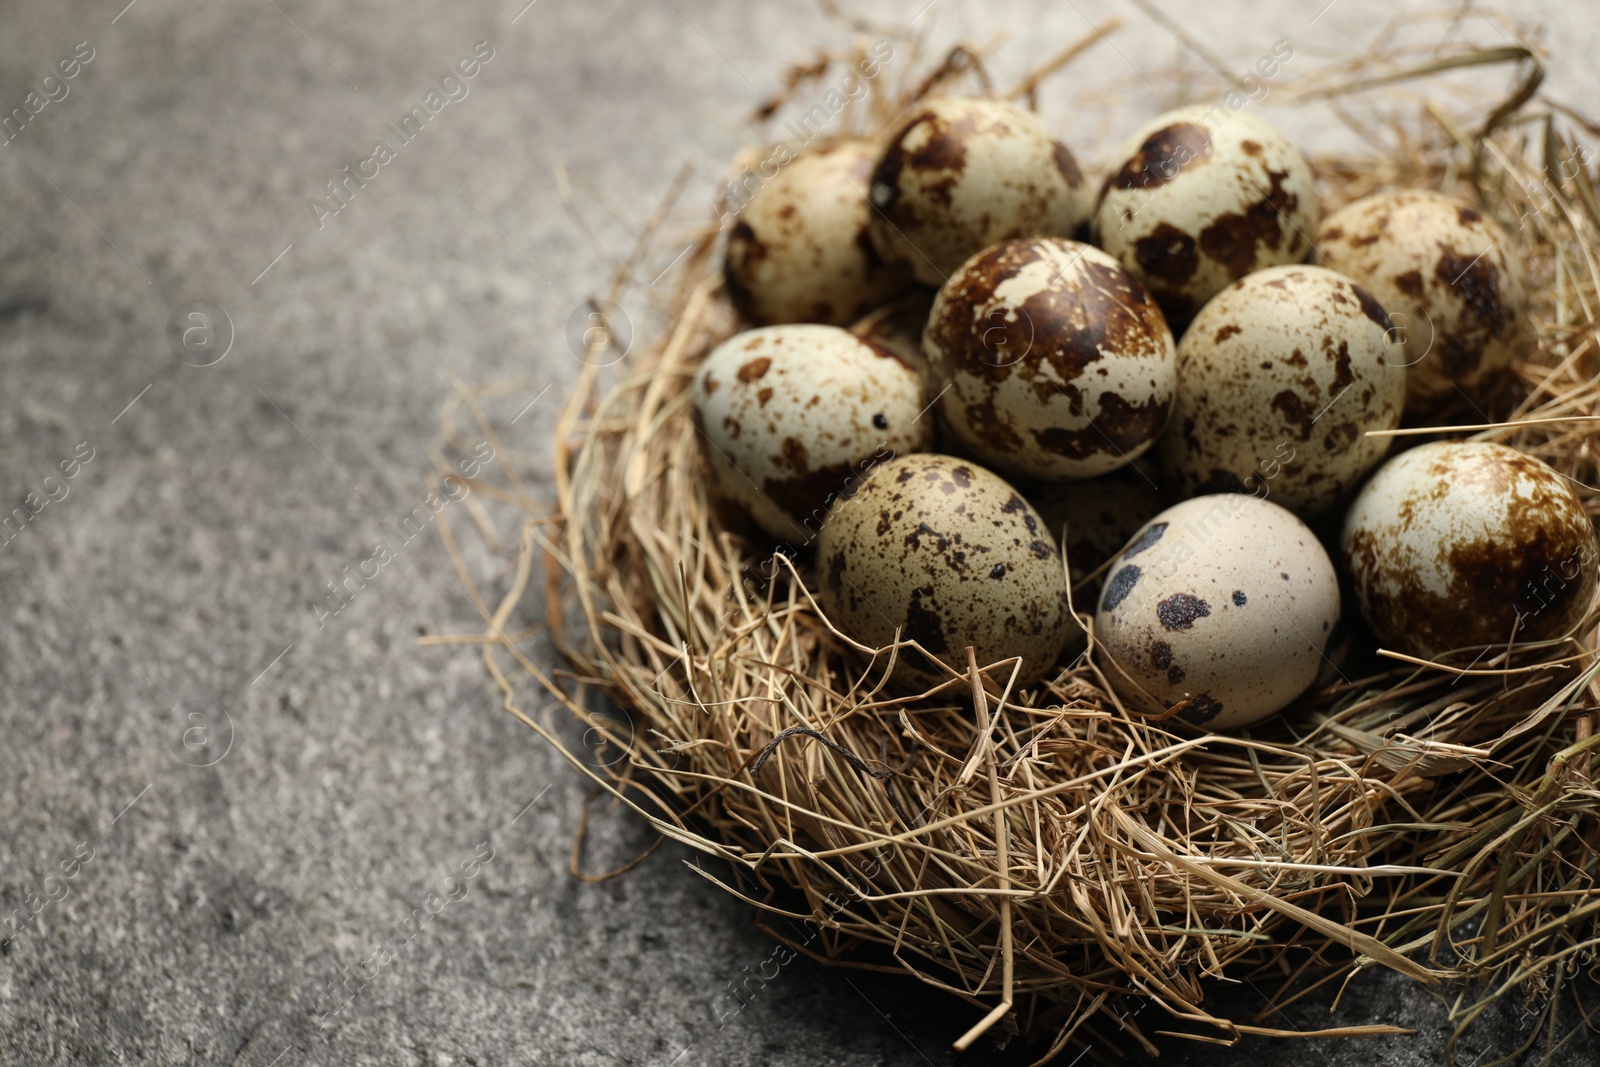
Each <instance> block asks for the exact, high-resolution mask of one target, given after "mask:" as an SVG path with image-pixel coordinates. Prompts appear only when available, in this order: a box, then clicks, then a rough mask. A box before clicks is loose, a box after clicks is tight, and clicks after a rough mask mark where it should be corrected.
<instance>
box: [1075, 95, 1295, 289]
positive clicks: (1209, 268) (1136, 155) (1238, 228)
mask: <svg viewBox="0 0 1600 1067" xmlns="http://www.w3.org/2000/svg"><path fill="white" fill-rule="evenodd" d="M1115 159H1116V162H1115V163H1114V165H1113V167H1112V170H1111V173H1110V174H1108V175H1107V176H1106V179H1105V182H1104V184H1103V185H1102V187H1101V190H1100V201H1099V204H1098V206H1097V207H1096V210H1095V217H1094V231H1095V236H1096V243H1098V244H1099V245H1100V247H1102V248H1104V249H1105V250H1106V251H1108V252H1110V253H1111V254H1112V255H1114V256H1116V257H1117V258H1118V259H1119V260H1121V261H1122V263H1123V265H1124V266H1125V267H1127V268H1128V270H1129V271H1131V272H1132V273H1133V274H1134V276H1135V277H1137V278H1138V279H1139V280H1140V281H1142V282H1143V283H1144V284H1145V285H1146V286H1148V287H1149V289H1150V291H1151V293H1152V294H1153V295H1154V296H1155V298H1156V300H1157V301H1158V302H1159V303H1160V304H1161V306H1162V307H1163V308H1164V309H1165V310H1166V312H1167V314H1168V315H1169V316H1171V317H1173V318H1175V319H1176V318H1185V317H1187V316H1189V315H1192V314H1193V313H1194V312H1195V311H1196V310H1198V309H1199V308H1200V307H1201V305H1203V304H1204V303H1205V302H1206V301H1207V300H1209V299H1210V298H1211V297H1212V296H1213V295H1214V294H1216V293H1217V292H1218V291H1220V290H1221V289H1222V287H1223V286H1225V285H1227V284H1228V283H1229V282H1231V281H1234V280H1236V279H1238V278H1242V277H1244V276H1245V275H1246V274H1248V273H1250V272H1251V271H1254V270H1260V269H1262V268H1264V267H1271V266H1276V265H1278V264H1283V263H1295V262H1298V261H1300V260H1301V259H1303V258H1304V257H1305V255H1306V253H1307V252H1309V251H1310V249H1311V233H1312V230H1313V229H1314V228H1315V227H1316V224H1317V194H1316V188H1315V186H1314V184H1313V180H1312V173H1311V165H1310V164H1309V163H1307V162H1306V159H1305V157H1304V156H1303V155H1301V154H1300V152H1299V150H1298V149H1296V148H1295V147H1294V145H1292V144H1290V143H1289V141H1288V139H1287V138H1285V137H1284V136H1283V134H1281V133H1279V132H1278V131H1277V130H1276V129H1275V128H1274V127H1272V126H1271V125H1269V124H1268V123H1267V122H1265V121H1263V120H1262V119H1260V118H1257V117H1256V116H1254V115H1251V114H1248V113H1244V112H1240V113H1236V114H1224V113H1222V112H1220V111H1219V110H1218V109H1216V108H1208V107H1188V108H1180V109H1179V110H1177V111H1172V112H1168V113H1167V114H1165V115H1162V116H1160V117H1159V118H1156V119H1154V120H1153V121H1151V122H1149V123H1147V124H1146V125H1145V126H1144V127H1142V128H1141V129H1140V130H1139V131H1138V132H1137V133H1135V134H1134V135H1133V137H1132V138H1130V139H1129V142H1128V145H1127V146H1126V148H1125V149H1124V150H1123V151H1122V152H1121V153H1120V154H1119V155H1118V156H1117V157H1115Z"/></svg>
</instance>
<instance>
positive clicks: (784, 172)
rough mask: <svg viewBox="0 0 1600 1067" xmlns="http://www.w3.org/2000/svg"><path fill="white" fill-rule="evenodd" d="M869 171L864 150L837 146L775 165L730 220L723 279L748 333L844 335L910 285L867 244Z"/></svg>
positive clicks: (870, 161)
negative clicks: (825, 330)
mask: <svg viewBox="0 0 1600 1067" xmlns="http://www.w3.org/2000/svg"><path fill="white" fill-rule="evenodd" d="M876 162H877V151H876V149H875V147H874V146H873V145H872V144H870V143H868V142H866V141H844V142H840V143H838V144H835V145H830V146H829V147H827V148H821V149H818V150H816V151H814V152H809V153H807V154H805V155H802V156H799V157H797V158H795V159H794V160H792V161H790V162H789V163H787V164H786V165H785V166H783V167H782V168H781V169H780V170H779V171H778V172H777V174H775V175H774V176H773V177H772V178H771V179H770V180H768V181H767V183H766V184H765V185H763V186H761V187H760V188H759V189H758V190H757V191H756V193H755V195H754V196H753V197H751V199H750V202H749V203H748V204H746V205H745V207H744V209H743V210H742V211H740V212H739V217H738V220H737V221H736V222H735V223H734V225H733V230H732V231H731V232H730V233H729V235H728V248H727V252H726V256H725V259H724V261H723V264H724V270H723V277H724V280H725V282H726V285H727V290H728V296H729V297H730V299H732V301H733V304H734V306H735V307H736V308H738V309H739V312H740V314H742V315H744V317H745V318H747V319H749V320H750V321H751V322H754V323H756V324H757V325H762V326H765V325H770V324H774V323H785V322H821V323H829V324H831V325H834V326H844V325H846V324H848V323H849V322H851V321H852V320H854V319H855V318H857V317H858V316H860V315H861V314H862V313H863V312H865V311H867V310H869V309H871V308H874V307H876V306H877V305H879V304H881V303H883V302H884V301H886V300H889V299H891V298H892V297H893V296H894V295H895V294H896V293H899V292H901V291H903V290H904V289H905V288H906V286H907V285H909V284H910V281H911V278H910V272H909V270H908V269H907V268H906V267H905V266H904V265H903V264H890V263H886V262H885V261H884V260H883V258H882V257H881V256H879V255H878V253H877V250H876V249H875V248H873V246H872V242H871V241H870V240H869V239H868V237H867V216H868V212H869V209H868V207H867V186H868V184H869V183H870V182H871V180H872V168H873V166H874V164H875V163H876Z"/></svg>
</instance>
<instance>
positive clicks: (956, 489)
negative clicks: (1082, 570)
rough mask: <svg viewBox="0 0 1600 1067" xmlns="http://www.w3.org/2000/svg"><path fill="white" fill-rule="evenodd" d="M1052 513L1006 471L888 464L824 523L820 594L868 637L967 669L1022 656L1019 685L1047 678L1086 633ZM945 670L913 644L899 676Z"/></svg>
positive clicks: (927, 678)
mask: <svg viewBox="0 0 1600 1067" xmlns="http://www.w3.org/2000/svg"><path fill="white" fill-rule="evenodd" d="M1049 537H1050V535H1049V533H1048V531H1046V529H1045V525H1044V521H1043V520H1042V519H1040V518H1039V515H1038V513H1037V512H1035V511H1034V510H1033V508H1032V507H1031V506H1030V505H1029V504H1028V502H1027V501H1026V500H1024V499H1023V498H1022V496H1021V495H1020V494H1019V493H1018V492H1017V491H1016V490H1015V489H1013V488H1012V487H1011V486H1010V485H1008V484H1007V483H1006V482H1005V481H1004V480H1002V479H1001V478H1000V477H999V476H998V475H996V474H994V473H992V472H991V471H988V470H986V469H984V468H983V467H980V466H978V465H977V464H975V463H971V462H968V461H966V460H961V459H956V458H954V457H951V456H943V455H935V454H931V453H929V454H922V455H913V456H902V457H900V458H898V459H893V460H890V461H889V462H887V463H884V464H883V465H881V466H879V467H878V468H877V469H876V470H874V471H873V472H872V474H871V476H869V477H868V478H867V479H866V481H865V483H863V485H862V486H861V489H860V490H859V491H858V492H857V493H856V495H855V496H854V497H853V498H852V499H851V500H850V501H849V502H848V503H847V504H845V505H844V506H843V507H841V508H839V509H838V511H837V513H836V514H835V515H834V516H833V517H832V518H831V519H830V520H829V522H828V523H827V525H825V526H824V527H823V528H822V535H821V537H820V538H818V542H817V585H818V588H819V599H820V600H821V603H822V607H823V610H824V611H826V612H827V614H828V617H829V618H830V619H831V620H832V621H833V622H834V624H835V625H837V626H838V627H839V628H840V629H841V630H843V631H844V632H845V633H847V634H849V635H851V636H852V637H854V638H855V639H856V640H858V641H861V642H862V643H864V644H869V645H873V646H875V647H882V646H884V645H887V644H889V643H891V642H892V641H893V640H894V636H895V630H896V628H899V629H900V630H901V632H902V634H903V636H904V637H905V638H908V639H911V640H914V641H916V642H918V643H919V644H920V645H921V646H922V648H924V649H926V650H927V652H928V653H929V654H930V655H932V656H934V657H936V658H938V659H939V660H942V661H943V662H944V663H946V664H948V665H950V666H951V667H953V668H955V669H956V670H957V671H961V672H964V671H965V670H966V649H967V647H968V646H971V647H973V648H974V649H975V650H976V653H977V658H978V663H979V665H980V666H988V665H989V664H991V663H995V662H997V661H999V660H1002V659H1007V658H1009V657H1013V656H1020V657H1022V667H1021V674H1020V676H1019V681H1020V683H1021V684H1031V683H1032V682H1035V681H1038V680H1039V679H1040V678H1042V677H1044V676H1045V675H1046V674H1047V673H1048V672H1049V671H1050V670H1051V669H1052V668H1053V667H1054V666H1055V664H1056V662H1057V661H1058V660H1059V659H1060V657H1061V655H1062V653H1063V651H1064V650H1065V648H1066V646H1067V645H1068V643H1069V642H1072V641H1078V640H1081V639H1082V636H1083V635H1082V630H1081V628H1080V627H1079V624H1078V622H1077V620H1075V619H1074V618H1073V617H1072V614H1071V612H1070V611H1069V610H1068V604H1067V580H1066V571H1065V568H1064V567H1063V566H1062V562H1061V556H1060V553H1058V552H1057V551H1056V548H1055V546H1054V545H1053V544H1051V542H1050V540H1049ZM944 677H947V676H946V675H945V674H944V673H943V672H942V671H939V670H937V669H936V667H935V665H934V664H932V663H929V662H927V661H926V660H925V659H924V658H923V657H921V656H919V655H917V654H916V653H915V652H909V653H903V654H902V658H901V662H900V663H899V664H898V665H897V667H896V674H895V680H896V683H897V684H898V685H901V686H902V687H907V688H917V687H926V686H928V685H931V684H934V683H936V682H938V681H940V680H942V679H943V678H944Z"/></svg>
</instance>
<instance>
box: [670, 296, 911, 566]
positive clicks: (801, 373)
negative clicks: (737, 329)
mask: <svg viewBox="0 0 1600 1067" xmlns="http://www.w3.org/2000/svg"><path fill="white" fill-rule="evenodd" d="M693 392H694V408H695V418H696V421H697V423H698V425H699V427H700V430H701V434H702V443H703V444H704V445H706V446H707V447H705V448H704V449H703V450H702V451H703V452H704V454H705V458H706V462H707V465H708V466H709V467H710V469H711V473H712V477H713V479H714V481H715V484H716V486H717V487H718V488H719V489H720V490H721V491H722V492H723V494H724V495H726V496H728V497H730V498H731V499H732V500H734V501H735V502H737V503H738V504H741V505H743V506H744V507H745V508H746V509H748V511H749V512H750V515H751V517H752V518H754V519H755V520H756V522H757V523H759V524H760V526H761V528H762V529H764V530H765V531H766V532H767V533H769V534H771V535H772V536H773V537H776V538H779V539H780V540H784V541H787V542H789V543H790V544H792V545H794V546H796V547H804V546H805V545H807V544H809V543H810V542H811V541H812V540H813V539H814V538H815V536H816V533H817V530H818V529H820V528H821V526H822V524H823V523H824V522H825V521H826V519H827V515H828V513H829V511H830V510H831V509H833V508H836V507H838V506H839V502H840V501H841V500H843V499H844V498H846V497H848V496H849V494H850V493H851V492H852V491H853V490H854V489H855V487H856V484H857V483H859V482H860V480H861V479H862V478H863V477H864V476H865V475H866V474H867V472H869V471H870V470H872V468H873V467H874V466H876V465H877V464H880V463H882V462H884V461H885V460H887V459H889V458H891V457H893V456H895V455H899V454H901V453H906V452H916V451H918V450H920V449H924V448H927V447H929V446H930V445H931V444H932V443H933V420H932V419H931V418H923V417H922V415H923V412H924V410H925V408H926V402H925V401H924V400H923V396H922V383H921V380H920V379H919V377H918V376H917V373H916V372H915V371H914V370H912V369H911V368H910V367H908V366H906V364H905V363H903V362H902V361H901V360H899V359H897V358H895V356H894V355H893V354H892V353H890V352H889V351H887V350H886V349H883V348H879V347H877V346H875V345H872V344H870V343H868V342H866V341H863V340H861V339H860V338H858V337H856V336H854V335H853V334H850V333H849V332H847V331H845V330H842V329H840V328H839V327H837V326H821V325H811V324H790V325H786V326H766V327H762V328H761V329H757V330H750V331H748V332H746V333H741V334H736V335H735V336H733V337H731V338H729V339H728V340H727V341H725V342H723V343H722V344H721V345H720V346H718V348H717V349H716V350H715V351H713V352H712V353H711V354H710V355H709V356H707V357H706V361H705V363H704V364H703V365H702V366H701V367H700V370H699V372H698V373H697V374H696V375H695V379H694V390H693Z"/></svg>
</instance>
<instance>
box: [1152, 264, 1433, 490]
mask: <svg viewBox="0 0 1600 1067" xmlns="http://www.w3.org/2000/svg"><path fill="white" fill-rule="evenodd" d="M1391 329H1392V324H1391V323H1390V321H1389V317H1388V315H1387V314H1386V313H1385V312H1384V310H1383V308H1382V307H1381V306H1380V305H1379V304H1378V302H1377V301H1376V300H1374V299H1373V298H1372V296H1371V294H1369V293H1367V291H1366V290H1364V289H1362V288H1361V287H1360V286H1358V285H1356V284H1355V283H1354V282H1352V281H1350V280H1349V279H1348V278H1346V277H1344V276H1343V275H1340V274H1337V273H1335V272H1333V271H1331V270H1327V269H1326V268H1323V267H1301V266H1288V267H1269V268H1268V269H1266V270H1263V271H1257V272H1256V273H1254V274H1251V275H1248V276H1246V277H1244V278H1241V279H1240V280H1239V281H1237V282H1234V283H1233V284H1232V285H1230V286H1228V288H1226V289H1224V290H1223V291H1222V292H1220V293H1218V294H1217V295H1216V296H1215V297H1214V298H1213V299H1212V300H1211V302H1210V303H1208V304H1207V305H1206V306H1205V307H1204V308H1202V309H1201V311H1200V314H1199V315H1196V316H1195V319H1194V321H1193V322H1192V323H1191V324H1190V325H1189V329H1188V330H1187V331H1185V333H1184V335H1183V340H1182V342H1181V343H1179V345H1178V399H1177V403H1176V405H1175V408H1176V410H1174V411H1173V414H1172V422H1171V423H1170V424H1169V425H1168V427H1167V432H1166V434H1165V435H1164V436H1163V437H1162V439H1161V447H1160V457H1161V463H1162V468H1163V470H1164V471H1165V473H1166V482H1167V485H1168V487H1169V488H1171V489H1172V490H1173V491H1174V492H1175V493H1176V494H1177V495H1178V496H1180V497H1183V496H1195V495H1197V494H1200V493H1216V492H1238V491H1248V492H1252V493H1255V494H1257V495H1259V496H1263V497H1268V498H1270V499H1272V500H1275V501H1277V502H1278V503H1280V504H1282V505H1283V506H1284V507H1287V508H1289V509H1291V510H1292V511H1295V512H1297V513H1299V514H1301V515H1305V516H1314V515H1316V514H1318V513H1319V512H1322V511H1325V510H1326V509H1327V508H1328V507H1330V506H1331V505H1332V504H1333V503H1334V502H1335V501H1336V500H1338V499H1339V497H1340V496H1341V495H1342V494H1343V493H1344V492H1345V491H1346V490H1347V489H1350V488H1352V487H1354V486H1355V484H1356V483H1357V482H1359V481H1360V480H1361V478H1362V476H1363V475H1365V474H1366V473H1367V471H1369V470H1371V469H1372V468H1373V467H1375V466H1376V465H1377V464H1378V461H1379V460H1381V459H1382V458H1383V455H1384V453H1385V452H1386V451H1387V450H1388V447H1389V438H1387V437H1368V436H1366V431H1368V430H1389V429H1394V428H1395V427H1396V426H1398V425H1399V424H1400V416H1401V413H1402V408H1403V406H1404V403H1405V388H1406V380H1405V373H1406V372H1405V368H1404V367H1402V366H1401V365H1400V361H1399V360H1397V359H1394V358H1393V349H1392V347H1391V346H1390V340H1389V334H1390V331H1391Z"/></svg>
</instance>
